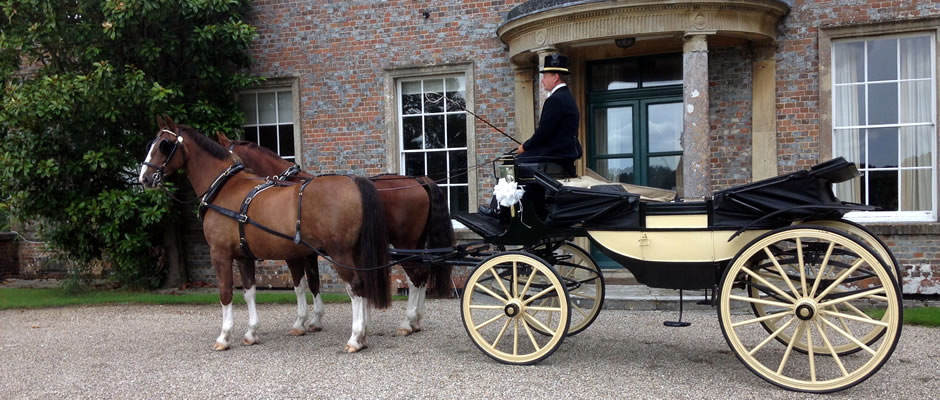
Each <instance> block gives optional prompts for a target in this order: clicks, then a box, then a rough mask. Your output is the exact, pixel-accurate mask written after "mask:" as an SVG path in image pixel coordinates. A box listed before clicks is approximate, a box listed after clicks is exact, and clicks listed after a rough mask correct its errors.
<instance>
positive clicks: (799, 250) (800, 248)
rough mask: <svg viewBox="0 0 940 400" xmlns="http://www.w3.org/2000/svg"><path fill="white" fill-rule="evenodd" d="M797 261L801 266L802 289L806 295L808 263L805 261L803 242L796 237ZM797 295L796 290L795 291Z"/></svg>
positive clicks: (804, 295)
mask: <svg viewBox="0 0 940 400" xmlns="http://www.w3.org/2000/svg"><path fill="white" fill-rule="evenodd" d="M796 263H797V266H799V267H800V290H801V291H802V292H803V297H806V264H804V263H803V242H802V241H801V240H800V238H796ZM793 294H794V295H796V292H793Z"/></svg>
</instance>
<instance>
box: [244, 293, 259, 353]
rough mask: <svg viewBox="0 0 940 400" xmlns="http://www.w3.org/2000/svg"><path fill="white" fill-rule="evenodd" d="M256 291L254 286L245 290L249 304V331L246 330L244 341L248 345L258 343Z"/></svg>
mask: <svg viewBox="0 0 940 400" xmlns="http://www.w3.org/2000/svg"><path fill="white" fill-rule="evenodd" d="M255 293H256V290H255V287H254V286H252V287H251V288H250V289H248V290H246V291H245V303H247V304H248V331H247V332H245V337H244V338H243V339H242V343H243V344H246V345H253V344H255V343H258V337H257V336H256V333H257V330H258V308H257V306H256V305H255Z"/></svg>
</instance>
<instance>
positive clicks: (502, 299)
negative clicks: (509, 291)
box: [473, 283, 509, 303]
mask: <svg viewBox="0 0 940 400" xmlns="http://www.w3.org/2000/svg"><path fill="white" fill-rule="evenodd" d="M473 288H474V290H476V289H480V290H482V291H483V292H485V293H486V294H488V295H490V296H493V298H495V299H497V300H499V301H501V302H503V303H508V302H509V300H507V299H504V298H502V296H500V295H498V294H496V293H494V292H493V291H492V290H490V288H488V287H486V286H483V285H481V284H479V283H477V284H476V285H474V286H473Z"/></svg>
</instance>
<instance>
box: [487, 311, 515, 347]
mask: <svg viewBox="0 0 940 400" xmlns="http://www.w3.org/2000/svg"><path fill="white" fill-rule="evenodd" d="M510 323H512V318H506V323H505V324H503V329H500V330H499V334H498V335H496V340H494V341H493V343H492V344H490V346H491V347H496V345H498V344H499V340H500V339H502V338H503V335H505V334H506V329H507V328H509V324H510Z"/></svg>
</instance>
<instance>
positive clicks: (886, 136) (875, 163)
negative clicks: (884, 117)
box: [868, 128, 898, 168]
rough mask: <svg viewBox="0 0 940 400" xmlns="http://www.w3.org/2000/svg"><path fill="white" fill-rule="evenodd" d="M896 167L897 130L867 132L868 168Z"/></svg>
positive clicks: (883, 129) (872, 130)
mask: <svg viewBox="0 0 940 400" xmlns="http://www.w3.org/2000/svg"><path fill="white" fill-rule="evenodd" d="M897 167H898V128H877V129H869V130H868V168H897Z"/></svg>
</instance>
